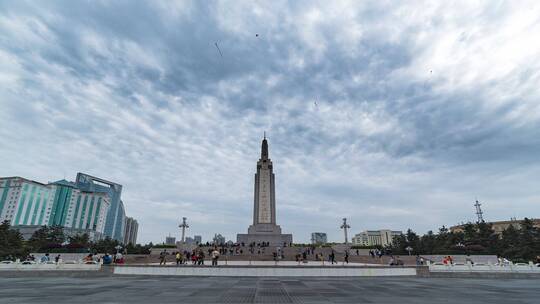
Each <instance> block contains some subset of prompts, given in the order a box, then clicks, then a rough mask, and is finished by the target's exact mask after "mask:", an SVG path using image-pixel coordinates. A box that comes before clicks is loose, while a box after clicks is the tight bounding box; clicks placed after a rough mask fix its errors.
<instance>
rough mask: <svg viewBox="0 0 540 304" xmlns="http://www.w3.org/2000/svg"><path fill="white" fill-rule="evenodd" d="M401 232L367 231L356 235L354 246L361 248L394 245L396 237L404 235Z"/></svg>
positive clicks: (353, 241)
mask: <svg viewBox="0 0 540 304" xmlns="http://www.w3.org/2000/svg"><path fill="white" fill-rule="evenodd" d="M402 234H403V233H402V232H401V231H395V230H388V229H383V230H366V231H362V232H360V233H358V234H356V235H355V236H354V237H353V238H352V243H353V245H360V246H382V247H385V246H388V245H390V244H392V241H393V240H394V237H396V236H399V235H402Z"/></svg>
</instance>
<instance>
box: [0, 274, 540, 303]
mask: <svg viewBox="0 0 540 304" xmlns="http://www.w3.org/2000/svg"><path fill="white" fill-rule="evenodd" d="M539 284H540V280H533V279H528V280H521V279H520V280H517V279H512V280H510V279H441V278H380V277H378V278H349V279H329V278H298V279H292V278H283V279H278V278H226V277H225V278H224V277H221V278H218V277H151V278H149V277H117V276H115V277H89V278H67V277H52V278H51V277H42V278H40V277H27V278H21V277H19V278H5V277H0V303H100V304H102V303H103V304H105V303H130V304H136V303H491V304H494V303H538V301H539V299H540V288H539V287H538V286H540V285H539Z"/></svg>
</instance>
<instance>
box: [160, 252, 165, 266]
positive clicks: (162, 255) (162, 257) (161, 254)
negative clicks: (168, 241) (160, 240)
mask: <svg viewBox="0 0 540 304" xmlns="http://www.w3.org/2000/svg"><path fill="white" fill-rule="evenodd" d="M166 259H167V249H165V250H163V251H162V252H161V253H160V254H159V266H161V265H166V264H167V261H166Z"/></svg>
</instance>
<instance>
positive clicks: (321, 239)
mask: <svg viewBox="0 0 540 304" xmlns="http://www.w3.org/2000/svg"><path fill="white" fill-rule="evenodd" d="M326 243H328V238H327V237H326V233H324V232H312V233H311V244H313V245H320V244H326Z"/></svg>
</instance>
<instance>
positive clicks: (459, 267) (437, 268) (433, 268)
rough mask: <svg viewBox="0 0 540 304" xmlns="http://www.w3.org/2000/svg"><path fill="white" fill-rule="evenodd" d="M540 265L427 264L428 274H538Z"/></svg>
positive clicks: (530, 263)
mask: <svg viewBox="0 0 540 304" xmlns="http://www.w3.org/2000/svg"><path fill="white" fill-rule="evenodd" d="M539 265H540V264H534V263H532V262H529V263H528V264H526V263H516V264H514V263H508V264H504V265H499V264H490V263H488V264H471V263H467V264H452V265H450V264H442V263H428V266H429V271H430V272H495V273H538V274H540V267H539Z"/></svg>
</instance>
